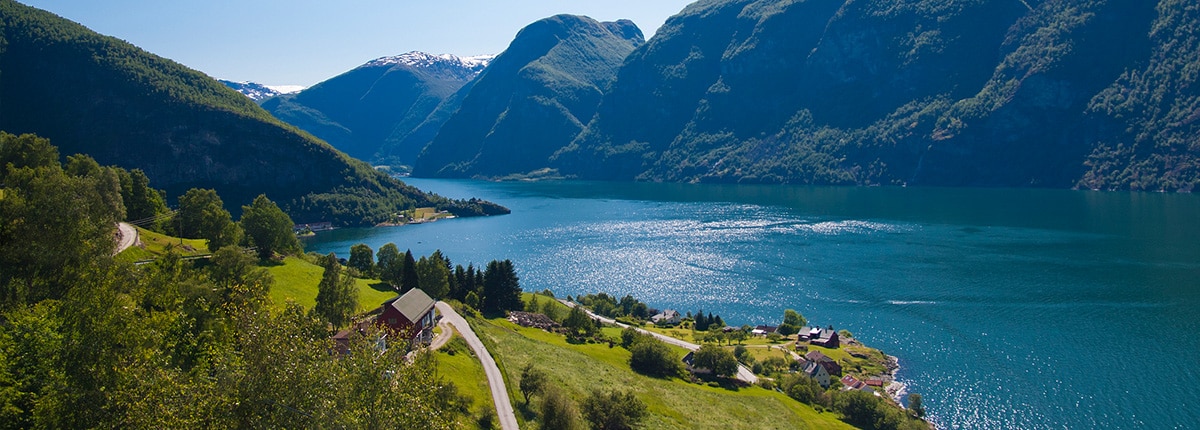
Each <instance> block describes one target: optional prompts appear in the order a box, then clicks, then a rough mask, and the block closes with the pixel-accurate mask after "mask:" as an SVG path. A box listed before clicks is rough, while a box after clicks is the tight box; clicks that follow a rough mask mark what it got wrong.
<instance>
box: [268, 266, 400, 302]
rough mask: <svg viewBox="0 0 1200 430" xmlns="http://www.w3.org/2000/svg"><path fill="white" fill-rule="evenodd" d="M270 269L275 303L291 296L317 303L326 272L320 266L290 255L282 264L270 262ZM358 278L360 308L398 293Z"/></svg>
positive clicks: (290, 298) (371, 281) (297, 299)
mask: <svg viewBox="0 0 1200 430" xmlns="http://www.w3.org/2000/svg"><path fill="white" fill-rule="evenodd" d="M267 271H268V272H270V273H271V276H273V277H275V285H274V286H273V287H271V301H272V302H274V303H275V305H276V306H282V305H283V304H284V303H287V301H288V300H292V301H294V302H296V303H298V304H300V305H301V306H304V307H305V308H306V309H308V308H312V307H313V306H314V305H316V303H317V285H319V284H320V283H321V275H322V274H323V273H325V269H323V268H321V266H318V265H315V264H312V263H309V262H308V261H305V260H304V259H301V258H298V257H287V258H285V259H284V260H283V264H279V265H275V266H269V267H267ZM355 282H356V283H358V310H359V312H365V311H369V310H371V309H375V308H377V307H379V305H381V304H383V302H385V301H387V300H388V299H391V298H393V297H396V292H395V291H392V289H391V288H388V287H384V286H379V281H375V280H367V279H355ZM373 285H374V286H373Z"/></svg>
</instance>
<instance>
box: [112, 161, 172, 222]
mask: <svg viewBox="0 0 1200 430" xmlns="http://www.w3.org/2000/svg"><path fill="white" fill-rule="evenodd" d="M120 178H121V198H122V200H124V201H125V210H126V219H128V220H131V221H136V220H144V219H152V218H154V217H157V216H159V215H162V214H165V213H167V212H168V210H167V200H166V198H165V197H163V192H162V191H159V190H156V189H154V188H151V187H150V178H149V177H147V176H146V172H143V171H142V169H133V170H130V171H129V173H128V174H121V175H120Z"/></svg>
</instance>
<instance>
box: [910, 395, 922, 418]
mask: <svg viewBox="0 0 1200 430" xmlns="http://www.w3.org/2000/svg"><path fill="white" fill-rule="evenodd" d="M908 410H910V411H912V412H913V413H914V414H916V415H917V418H925V405H924V404H922V403H921V395H920V394H917V393H912V394H909V395H908Z"/></svg>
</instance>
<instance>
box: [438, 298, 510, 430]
mask: <svg viewBox="0 0 1200 430" xmlns="http://www.w3.org/2000/svg"><path fill="white" fill-rule="evenodd" d="M435 306H437V310H438V313H440V314H441V315H442V321H443V322H449V323H450V325H453V326H454V328H455V329H457V330H458V333H459V334H461V335H462V337H463V339H464V340H466V341H467V345H468V346H470V347H471V351H474V352H475V356H476V357H479V362H480V363H482V364H483V373H484V374H486V375H487V379H488V387H489V388H491V391H492V403H494V404H495V405H496V416H497V417H499V419H500V428H502V429H504V430H518V428H517V415H516V414H515V413H513V407H512V402H511V401H510V400H509V399H508V388H506V387H505V386H504V375H502V374H501V373H500V368H499V367H496V360H495V359H493V358H492V355H491V354H489V353H488V350H487V348H485V347H484V346H483V342H481V341H480V340H479V336H476V335H475V331H474V330H472V329H471V325H470V324H467V320H465V319H463V317H462V315H459V314H458V312H455V311H454V308H452V307H450V305H448V304H446V303H445V302H437V304H436V305H435ZM442 333H443V334H445V333H446V330H445V327H443V329H442ZM447 339H448V337H447ZM444 343H445V340H443V341H442V344H444ZM439 346H440V345H439Z"/></svg>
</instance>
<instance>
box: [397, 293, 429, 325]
mask: <svg viewBox="0 0 1200 430" xmlns="http://www.w3.org/2000/svg"><path fill="white" fill-rule="evenodd" d="M390 306H391V307H393V308H395V309H396V310H397V311H400V314H401V315H404V317H405V318H408V320H409V321H411V322H417V321H420V320H421V317H423V316H425V314H427V313H429V311H431V310H433V299H432V298H430V297H429V295H428V294H425V292H424V291H421V289H420V288H413V289H411V290H408V292H407V293H404V295H402V296H400V297H397V298H395V299H392V303H390Z"/></svg>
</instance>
